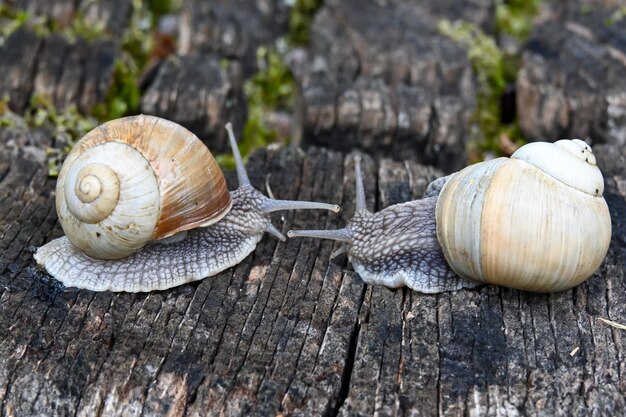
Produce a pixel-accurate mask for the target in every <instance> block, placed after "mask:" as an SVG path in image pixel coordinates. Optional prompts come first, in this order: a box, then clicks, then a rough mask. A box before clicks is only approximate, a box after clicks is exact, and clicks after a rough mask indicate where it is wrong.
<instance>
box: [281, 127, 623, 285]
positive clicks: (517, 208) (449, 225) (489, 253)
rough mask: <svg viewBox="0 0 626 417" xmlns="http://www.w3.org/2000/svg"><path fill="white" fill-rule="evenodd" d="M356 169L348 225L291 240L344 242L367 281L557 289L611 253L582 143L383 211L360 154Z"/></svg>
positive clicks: (471, 171) (454, 179)
mask: <svg viewBox="0 0 626 417" xmlns="http://www.w3.org/2000/svg"><path fill="white" fill-rule="evenodd" d="M355 168H356V178H357V179H356V191H357V193H356V196H357V197H356V199H357V201H356V211H355V213H354V216H353V217H352V219H351V220H350V221H349V222H348V224H347V226H346V227H345V228H344V229H340V230H333V231H329V230H302V231H290V232H289V233H288V236H289V237H297V236H301V237H318V238H327V239H334V240H338V241H341V242H344V243H345V250H346V251H347V252H348V258H349V260H350V262H351V263H352V265H353V267H354V269H355V271H356V272H357V273H358V274H359V275H360V276H361V277H362V278H363V280H364V281H365V282H367V283H372V284H382V285H386V286H389V287H394V288H395V287H400V286H403V285H406V286H408V287H410V288H412V289H414V290H417V291H421V292H425V293H437V292H442V291H451V290H456V289H460V288H463V287H475V286H477V285H479V284H480V283H492V284H498V285H502V286H506V287H511V288H517V289H522V290H528V291H537V292H556V291H562V290H565V289H568V288H571V287H574V286H576V285H578V284H579V283H581V282H582V281H584V280H586V279H587V278H589V277H590V276H591V275H592V274H593V273H594V272H595V271H596V269H597V268H598V267H599V266H600V264H601V263H602V261H603V260H604V258H605V256H606V253H607V251H608V247H609V243H610V240H611V218H610V215H609V210H608V207H607V204H606V202H605V200H604V198H603V197H602V194H603V191H604V181H603V178H602V173H601V172H600V170H599V169H598V167H597V166H596V160H595V157H594V155H593V153H592V151H591V148H590V147H589V145H587V144H586V143H585V142H583V141H581V140H578V139H574V140H560V141H557V142H555V143H547V142H535V143H531V144H528V145H525V146H523V147H521V148H520V149H518V150H517V151H516V152H515V153H514V154H513V155H512V156H511V158H498V159H494V160H491V161H487V162H483V163H479V164H475V165H471V166H469V167H467V168H465V169H463V170H461V171H459V172H458V173H456V174H452V175H450V176H447V177H443V178H439V179H437V180H435V181H433V182H432V183H431V184H430V185H429V187H428V189H427V192H426V194H425V196H424V198H423V199H421V200H416V201H410V202H407V203H403V204H397V205H394V206H391V207H388V208H386V209H384V210H381V211H379V212H377V213H371V212H369V211H368V210H367V208H366V206H365V197H364V192H363V184H362V175H361V169H360V160H359V159H358V157H357V159H356V161H355Z"/></svg>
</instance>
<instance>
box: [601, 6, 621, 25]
mask: <svg viewBox="0 0 626 417" xmlns="http://www.w3.org/2000/svg"><path fill="white" fill-rule="evenodd" d="M625 17H626V7H621V8H619V9H617V10H615V11H614V12H613V13H611V15H610V16H609V17H608V18H607V19H606V21H605V22H604V24H605V25H606V26H613V25H614V24H616V23H618V22H620V21H622V20H623V19H624V18H625Z"/></svg>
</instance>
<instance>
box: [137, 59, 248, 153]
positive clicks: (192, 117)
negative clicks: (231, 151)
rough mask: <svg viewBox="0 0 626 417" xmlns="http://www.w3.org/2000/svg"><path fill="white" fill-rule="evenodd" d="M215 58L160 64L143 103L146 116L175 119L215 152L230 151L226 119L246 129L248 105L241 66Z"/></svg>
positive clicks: (142, 109) (236, 62)
mask: <svg viewBox="0 0 626 417" xmlns="http://www.w3.org/2000/svg"><path fill="white" fill-rule="evenodd" d="M223 62H224V61H222V60H220V59H219V57H218V56H215V55H185V56H182V57H170V58H168V59H167V60H165V61H164V62H163V63H161V64H160V65H159V68H158V70H157V74H156V76H155V79H154V81H153V82H152V83H151V84H150V86H149V87H148V88H147V90H146V91H145V93H144V95H143V96H142V100H141V111H142V112H143V113H146V114H152V115H155V116H160V117H164V118H166V119H169V120H175V121H176V122H177V123H180V124H182V125H183V126H185V127H187V128H188V129H190V130H191V131H192V132H194V133H196V134H197V135H198V137H201V138H207V139H206V140H205V141H206V142H207V144H208V145H210V148H211V150H212V151H213V152H216V153H222V152H227V151H228V139H227V136H226V130H225V129H224V122H223V121H224V120H230V121H231V122H232V123H234V124H235V126H237V127H241V126H243V124H244V122H245V120H246V115H247V105H246V102H245V98H244V96H243V87H242V85H243V80H242V75H241V71H242V69H241V64H240V63H239V62H238V61H228V63H227V64H223Z"/></svg>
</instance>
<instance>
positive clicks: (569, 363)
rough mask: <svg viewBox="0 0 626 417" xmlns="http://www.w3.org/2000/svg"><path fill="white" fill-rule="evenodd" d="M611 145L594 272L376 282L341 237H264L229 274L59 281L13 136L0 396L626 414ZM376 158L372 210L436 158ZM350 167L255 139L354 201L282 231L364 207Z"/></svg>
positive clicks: (240, 408)
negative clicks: (533, 280)
mask: <svg viewBox="0 0 626 417" xmlns="http://www.w3.org/2000/svg"><path fill="white" fill-rule="evenodd" d="M29 136H30V134H29V133H25V135H24V136H23V137H24V138H28V137H29ZM22 147H23V146H22ZM608 155H609V156H608V158H607V157H604V158H601V163H602V164H603V166H607V167H608V172H607V176H606V182H607V189H606V194H605V195H606V199H607V202H608V204H609V207H610V210H611V216H612V218H613V227H614V236H613V241H612V244H611V248H610V251H609V254H608V256H607V258H606V260H605V262H604V263H603V265H602V267H601V268H600V270H599V271H598V272H597V273H596V274H595V275H594V276H593V277H592V278H591V279H590V280H588V281H587V282H585V283H583V284H582V285H580V286H578V287H576V288H574V289H572V290H569V291H565V292H562V293H558V294H532V293H527V292H522V291H517V290H512V289H507V288H502V287H497V286H483V287H480V288H479V289H477V290H463V291H457V292H453V293H447V294H440V295H424V294H420V293H417V292H413V291H410V290H407V289H398V290H390V289H387V288H384V287H373V286H367V285H364V284H363V282H362V281H361V280H360V278H359V277H358V276H357V275H356V274H355V273H354V272H353V271H351V270H350V269H349V267H347V265H346V259H345V258H344V257H339V258H337V259H334V260H330V259H329V258H330V254H331V252H332V251H333V249H334V247H333V246H334V243H333V242H329V241H318V240H311V239H290V240H288V241H287V242H285V243H282V242H279V241H277V240H276V239H274V238H273V237H270V236H266V237H265V238H264V239H263V240H262V241H261V242H260V244H259V245H258V247H257V249H256V251H255V252H254V254H253V255H251V256H249V257H248V258H247V259H246V260H245V261H244V262H242V263H241V264H240V265H238V266H237V267H235V268H232V269H229V270H227V271H224V272H223V273H221V274H219V275H217V276H215V277H211V278H207V279H204V280H202V281H199V282H196V283H193V284H187V285H183V286H180V287H177V288H173V289H171V290H167V291H161V292H153V293H147V294H126V293H121V294H115V293H110V292H104V293H94V292H91V291H87V290H77V289H73V288H63V287H62V286H61V285H60V284H59V283H58V282H56V281H55V280H53V279H51V278H49V277H48V276H47V275H46V274H45V273H43V272H41V271H39V270H38V269H37V268H36V267H35V264H34V261H33V259H32V253H33V250H34V248H35V247H37V246H39V245H41V244H43V243H44V242H46V241H48V240H49V239H51V238H53V237H56V236H58V235H60V234H61V233H62V232H61V230H60V227H59V225H58V223H57V221H56V215H55V211H54V206H53V200H54V198H53V186H54V180H50V179H47V177H46V175H45V173H44V170H43V168H42V166H41V165H40V164H39V163H37V162H35V161H34V160H33V158H32V157H31V156H29V155H27V154H25V153H24V152H23V151H21V150H19V151H16V150H13V149H12V148H11V147H9V146H3V148H2V150H1V152H0V179H1V181H0V196H1V199H2V201H3V202H4V203H5V204H4V207H5V209H4V210H2V213H1V214H0V216H1V217H0V227H1V228H0V248H1V249H0V250H1V253H2V255H1V256H2V257H1V258H0V272H1V274H0V311H1V314H0V358H1V359H0V410H2V411H1V412H0V413H1V414H3V415H8V416H14V415H15V416H27V415H85V416H87V415H89V416H91V415H187V416H191V415H206V414H210V415H214V414H219V413H224V414H225V415H251V414H253V415H280V414H284V415H329V416H330V415H353V414H363V415H371V414H374V413H383V414H385V415H401V414H402V415H404V414H419V415H421V414H424V415H467V414H473V413H476V414H477V415H483V414H486V413H489V414H492V413H493V414H505V415H537V414H539V415H620V414H622V413H623V412H624V410H625V400H624V395H625V392H626V381H625V380H624V375H625V371H626V369H625V368H624V366H625V363H626V361H625V360H624V344H623V339H622V338H623V334H624V333H623V332H624V331H623V330H619V329H617V328H614V327H611V326H610V325H608V324H607V323H606V322H603V321H602V319H608V320H612V321H615V322H621V323H625V322H626V307H625V306H626V288H625V287H626V280H625V278H624V259H625V258H624V256H625V255H626V230H624V224H625V220H626V200H625V198H626V176H625V175H624V173H623V171H622V172H621V173H619V172H618V173H616V172H613V168H611V166H610V161H609V160H610V159H611V158H613V156H614V157H615V158H624V155H623V154H622V153H620V152H619V151H617V152H616V151H613V152H609V153H608ZM611 155H613V156H611ZM364 162H365V164H364V173H365V179H366V184H365V186H366V192H367V196H368V205H369V206H370V208H374V207H376V208H378V209H380V208H383V207H386V206H388V205H390V204H395V203H399V202H402V201H406V200H408V199H412V198H419V197H420V196H421V194H422V193H423V192H424V190H425V187H426V184H427V183H428V182H429V181H430V180H432V179H433V178H434V177H435V176H437V175H438V172H437V171H434V170H433V169H432V168H427V167H424V166H421V165H417V164H415V163H413V162H408V161H407V162H394V161H391V160H386V159H383V160H382V161H381V162H380V163H379V164H375V163H374V161H373V160H371V159H370V158H369V157H366V159H365V161H364ZM352 166H353V162H352V156H351V155H342V154H340V153H336V152H332V151H328V150H324V149H319V148H312V149H310V150H308V151H307V152H306V153H303V152H302V151H296V150H278V151H276V150H275V151H260V152H257V153H255V154H254V155H253V156H252V157H251V159H250V162H249V164H248V168H249V170H250V172H251V176H252V181H253V183H254V184H255V185H256V186H259V187H264V183H265V180H266V178H269V183H270V184H271V187H272V189H273V190H274V193H275V194H276V196H277V197H278V198H297V199H314V200H320V201H332V202H340V203H341V204H342V206H343V208H344V211H343V214H339V215H337V214H332V213H325V212H298V213H295V214H294V213H290V214H287V215H284V216H281V215H277V216H276V218H275V224H277V225H279V227H280V228H281V229H282V230H283V231H286V230H288V229H289V228H314V227H327V228H337V227H341V226H342V225H343V224H344V222H345V219H346V218H347V216H348V215H350V214H351V213H352V211H353V210H354V203H353V201H354V175H353V172H352ZM620 169H623V168H620ZM230 177H231V178H232V175H231V176H230ZM261 189H262V188H261Z"/></svg>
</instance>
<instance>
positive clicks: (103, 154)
mask: <svg viewBox="0 0 626 417" xmlns="http://www.w3.org/2000/svg"><path fill="white" fill-rule="evenodd" d="M57 187H58V188H57V211H58V214H59V219H60V220H61V225H62V226H63V231H64V232H65V234H66V235H67V236H68V238H69V239H70V241H71V242H72V243H73V244H74V245H76V246H78V247H79V248H81V249H82V250H83V251H84V252H85V253H86V254H87V255H89V256H91V257H93V258H100V259H116V258H121V257H125V256H128V255H129V254H131V253H133V252H135V251H136V250H137V249H139V248H141V247H142V246H144V245H145V244H146V243H147V242H149V241H150V240H151V239H152V235H153V233H154V229H155V227H156V224H157V220H158V217H159V213H160V206H161V203H160V193H159V186H158V184H157V178H156V174H155V172H154V171H153V170H152V169H151V167H150V163H149V162H148V161H147V160H146V158H145V157H144V156H143V155H142V154H141V152H140V151H138V150H137V149H135V148H133V147H132V146H129V145H127V144H125V143H120V142H106V143H103V144H100V145H97V146H94V147H92V148H89V149H86V150H84V151H83V152H81V154H80V155H78V157H76V158H73V159H72V160H71V161H69V163H65V164H64V165H63V169H62V170H61V173H60V176H59V182H58V185H57ZM77 191H78V192H77Z"/></svg>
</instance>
